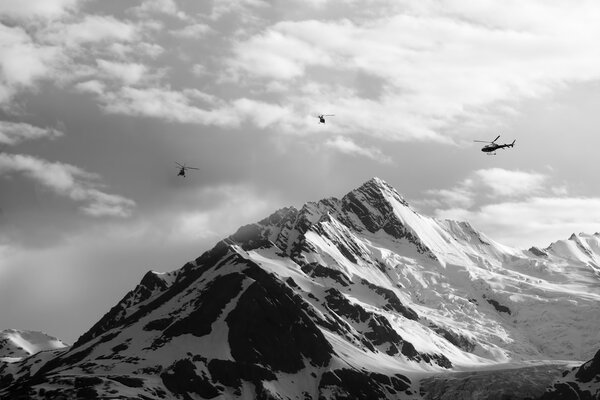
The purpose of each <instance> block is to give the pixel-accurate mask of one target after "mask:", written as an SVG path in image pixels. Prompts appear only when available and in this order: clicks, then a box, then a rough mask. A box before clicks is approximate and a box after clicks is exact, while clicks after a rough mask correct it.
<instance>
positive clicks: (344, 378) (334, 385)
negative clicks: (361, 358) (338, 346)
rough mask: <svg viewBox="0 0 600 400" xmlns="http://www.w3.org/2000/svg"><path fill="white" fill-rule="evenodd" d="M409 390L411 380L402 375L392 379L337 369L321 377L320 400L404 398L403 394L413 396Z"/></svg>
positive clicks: (380, 375) (372, 373)
mask: <svg viewBox="0 0 600 400" xmlns="http://www.w3.org/2000/svg"><path fill="white" fill-rule="evenodd" d="M409 388H410V380H409V379H408V378H407V377H405V376H403V375H400V374H396V375H393V376H391V377H390V376H387V375H383V374H378V373H375V372H371V373H369V372H365V371H356V370H352V369H337V370H334V371H328V372H326V373H324V374H323V376H322V377H321V382H320V383H319V400H325V399H332V398H334V399H356V400H362V399H364V400H371V399H384V398H388V397H389V396H393V397H394V398H402V396H401V393H402V392H405V393H406V394H411V393H410V390H409Z"/></svg>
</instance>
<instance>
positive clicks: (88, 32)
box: [41, 15, 139, 47]
mask: <svg viewBox="0 0 600 400" xmlns="http://www.w3.org/2000/svg"><path fill="white" fill-rule="evenodd" d="M138 34H139V29H138V27H137V26H136V25H134V24H133V23H130V22H126V21H121V20H118V19H116V18H114V17H112V16H103V15H86V16H85V17H84V18H83V19H82V20H80V21H77V22H63V23H60V24H53V25H50V26H47V28H46V29H45V30H44V31H43V32H42V33H41V35H43V40H44V41H45V42H50V43H53V44H56V45H60V46H68V47H74V46H81V45H83V44H86V45H89V44H93V43H100V42H105V43H109V42H110V43H111V44H112V43H115V42H131V41H133V40H134V39H136V38H137V37H138V36H137V35H138Z"/></svg>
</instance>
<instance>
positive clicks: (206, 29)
mask: <svg viewBox="0 0 600 400" xmlns="http://www.w3.org/2000/svg"><path fill="white" fill-rule="evenodd" d="M211 32H213V29H212V28H211V27H210V26H209V25H206V24H203V23H195V24H192V25H187V26H185V27H183V28H181V29H174V30H171V35H173V36H175V37H178V38H184V39H198V38H200V37H203V36H205V35H207V34H208V33H211Z"/></svg>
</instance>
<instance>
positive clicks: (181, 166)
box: [175, 161, 183, 168]
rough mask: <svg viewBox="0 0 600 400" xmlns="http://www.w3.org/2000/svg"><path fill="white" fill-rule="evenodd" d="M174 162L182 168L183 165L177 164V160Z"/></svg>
mask: <svg viewBox="0 0 600 400" xmlns="http://www.w3.org/2000/svg"><path fill="white" fill-rule="evenodd" d="M175 164H177V165H179V167H180V168H183V165H181V164H179V163H178V162H177V161H175Z"/></svg>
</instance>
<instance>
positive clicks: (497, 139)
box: [491, 135, 500, 143]
mask: <svg viewBox="0 0 600 400" xmlns="http://www.w3.org/2000/svg"><path fill="white" fill-rule="evenodd" d="M498 139H500V135H498V137H497V138H496V139H494V140H492V142H491V143H494V142H495V141H496V140H498Z"/></svg>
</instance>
